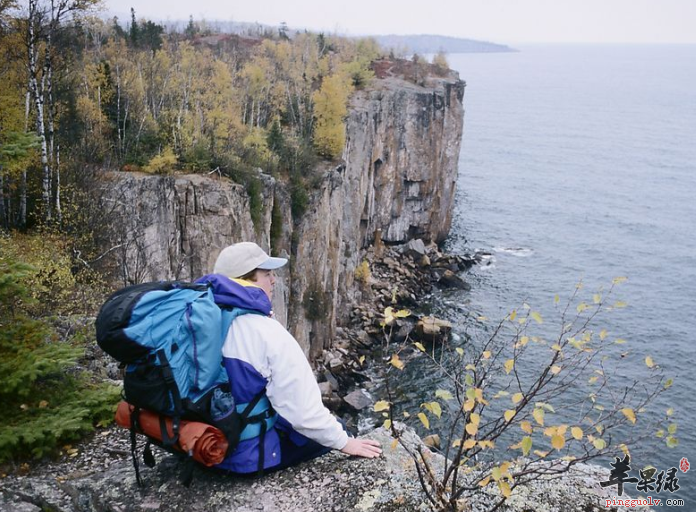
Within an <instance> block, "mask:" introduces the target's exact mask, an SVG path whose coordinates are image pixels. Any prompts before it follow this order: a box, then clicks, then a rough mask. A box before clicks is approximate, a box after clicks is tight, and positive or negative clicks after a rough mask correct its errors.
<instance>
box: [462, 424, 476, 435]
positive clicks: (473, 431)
mask: <svg viewBox="0 0 696 512" xmlns="http://www.w3.org/2000/svg"><path fill="white" fill-rule="evenodd" d="M465 430H466V433H467V434H469V435H470V436H475V435H476V433H477V432H478V426H477V425H474V424H473V423H467V424H466V429H465Z"/></svg>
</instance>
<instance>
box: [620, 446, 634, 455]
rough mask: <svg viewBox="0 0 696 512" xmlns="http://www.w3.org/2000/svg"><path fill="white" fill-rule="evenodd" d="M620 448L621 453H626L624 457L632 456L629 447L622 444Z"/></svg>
mask: <svg viewBox="0 0 696 512" xmlns="http://www.w3.org/2000/svg"><path fill="white" fill-rule="evenodd" d="M619 448H621V451H622V452H624V455H628V456H630V455H631V453H630V452H629V451H628V446H626V445H625V444H624V443H621V444H620V445H619Z"/></svg>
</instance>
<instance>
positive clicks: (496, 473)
mask: <svg viewBox="0 0 696 512" xmlns="http://www.w3.org/2000/svg"><path fill="white" fill-rule="evenodd" d="M502 476H503V474H502V473H501V472H500V468H499V467H497V466H496V467H494V468H493V469H491V477H493V480H495V481H496V482H497V481H498V480H500V478H501V477H502Z"/></svg>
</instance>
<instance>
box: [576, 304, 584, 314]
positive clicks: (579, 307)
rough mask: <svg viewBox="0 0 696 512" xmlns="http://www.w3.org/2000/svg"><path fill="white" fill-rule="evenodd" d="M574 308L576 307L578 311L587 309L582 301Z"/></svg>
mask: <svg viewBox="0 0 696 512" xmlns="http://www.w3.org/2000/svg"><path fill="white" fill-rule="evenodd" d="M575 309H577V311H578V313H582V312H583V311H585V310H586V309H587V304H585V303H584V302H581V303H580V304H578V307H577V308H575Z"/></svg>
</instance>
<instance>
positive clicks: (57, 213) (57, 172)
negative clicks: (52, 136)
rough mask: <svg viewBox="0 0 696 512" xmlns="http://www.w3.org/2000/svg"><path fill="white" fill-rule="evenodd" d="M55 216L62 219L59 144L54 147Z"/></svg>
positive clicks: (59, 219)
mask: <svg viewBox="0 0 696 512" xmlns="http://www.w3.org/2000/svg"><path fill="white" fill-rule="evenodd" d="M56 218H57V219H58V222H60V221H62V220H63V210H62V209H61V207H60V145H59V146H58V147H57V148H56Z"/></svg>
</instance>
